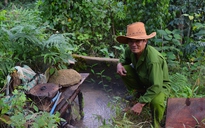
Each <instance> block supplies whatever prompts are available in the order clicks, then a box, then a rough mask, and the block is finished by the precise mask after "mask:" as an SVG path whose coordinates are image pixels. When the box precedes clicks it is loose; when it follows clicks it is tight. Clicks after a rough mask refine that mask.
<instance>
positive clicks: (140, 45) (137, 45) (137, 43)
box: [128, 39, 147, 54]
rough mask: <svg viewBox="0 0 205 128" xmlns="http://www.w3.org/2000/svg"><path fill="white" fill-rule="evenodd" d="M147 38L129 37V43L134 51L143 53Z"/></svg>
mask: <svg viewBox="0 0 205 128" xmlns="http://www.w3.org/2000/svg"><path fill="white" fill-rule="evenodd" d="M146 44H147V40H136V39H128V45H129V47H130V49H131V51H132V52H133V53H136V54H141V53H142V52H143V50H144V49H145V47H146Z"/></svg>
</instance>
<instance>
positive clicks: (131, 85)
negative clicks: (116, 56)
mask: <svg viewBox="0 0 205 128" xmlns="http://www.w3.org/2000/svg"><path fill="white" fill-rule="evenodd" d="M124 67H125V69H126V71H127V75H126V76H123V77H122V80H123V82H124V84H125V86H126V87H127V89H128V91H133V90H135V91H136V92H138V91H139V92H141V90H144V89H146V88H144V86H143V84H142V83H141V82H140V80H139V78H138V77H137V74H136V73H135V71H134V69H133V68H132V67H131V66H130V65H125V66H124ZM166 97H167V96H166V95H165V94H164V93H162V92H161V93H159V94H158V95H157V96H156V97H155V98H154V99H152V101H151V102H150V103H149V104H150V109H151V114H152V121H153V127H154V128H160V122H161V120H162V119H163V115H164V112H165V109H166V104H165V100H166Z"/></svg>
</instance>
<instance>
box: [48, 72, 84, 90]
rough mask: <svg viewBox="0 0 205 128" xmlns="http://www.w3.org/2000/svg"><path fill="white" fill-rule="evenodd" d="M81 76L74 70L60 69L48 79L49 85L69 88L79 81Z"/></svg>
mask: <svg viewBox="0 0 205 128" xmlns="http://www.w3.org/2000/svg"><path fill="white" fill-rule="evenodd" d="M81 79H82V77H81V75H80V74H79V73H78V72H77V71H75V70H74V69H61V70H58V72H56V73H54V74H53V75H52V76H51V77H50V78H49V81H48V82H49V83H54V84H57V85H61V86H62V87H69V86H72V85H75V84H78V83H79V82H80V81H81Z"/></svg>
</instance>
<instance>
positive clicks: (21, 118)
mask: <svg viewBox="0 0 205 128" xmlns="http://www.w3.org/2000/svg"><path fill="white" fill-rule="evenodd" d="M28 104H30V105H28ZM31 108H32V109H31ZM0 110H1V113H0V117H1V116H2V115H4V114H7V115H9V117H10V120H4V119H2V118H0V120H1V121H3V122H5V123H6V124H8V125H10V126H12V127H16V128H22V127H27V126H32V127H34V128H45V127H46V128H50V127H51V126H52V127H53V126H54V127H57V126H58V123H59V122H60V121H61V120H62V121H63V119H61V118H60V117H59V116H60V114H59V113H56V114H55V115H50V113H48V112H42V111H39V110H38V108H37V107H36V106H35V104H32V101H31V100H30V99H28V98H27V97H26V95H25V93H24V92H23V91H21V89H18V90H14V91H13V93H12V96H4V95H1V99H0ZM31 110H34V111H31Z"/></svg>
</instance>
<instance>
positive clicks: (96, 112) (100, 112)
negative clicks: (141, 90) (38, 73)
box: [74, 82, 125, 128]
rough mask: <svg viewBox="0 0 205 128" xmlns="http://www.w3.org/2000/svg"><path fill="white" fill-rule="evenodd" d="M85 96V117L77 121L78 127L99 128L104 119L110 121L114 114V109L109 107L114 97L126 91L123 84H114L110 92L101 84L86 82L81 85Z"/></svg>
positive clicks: (76, 125)
mask: <svg viewBox="0 0 205 128" xmlns="http://www.w3.org/2000/svg"><path fill="white" fill-rule="evenodd" d="M107 89H108V88H107ZM81 90H82V93H83V97H84V119H82V120H79V121H77V122H75V124H74V126H75V127H76V128H98V127H99V126H101V125H102V120H106V121H108V120H109V119H110V118H111V117H112V116H114V112H113V110H111V108H110V107H108V103H111V104H112V102H111V101H112V100H113V99H112V98H113V97H115V96H123V95H124V93H125V90H124V87H123V86H122V85H119V84H118V85H117V84H112V85H111V86H110V87H109V90H111V91H110V92H109V93H108V92H107V91H106V89H105V88H103V87H102V86H101V85H98V84H95V83H88V82H85V83H84V84H82V86H81Z"/></svg>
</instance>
